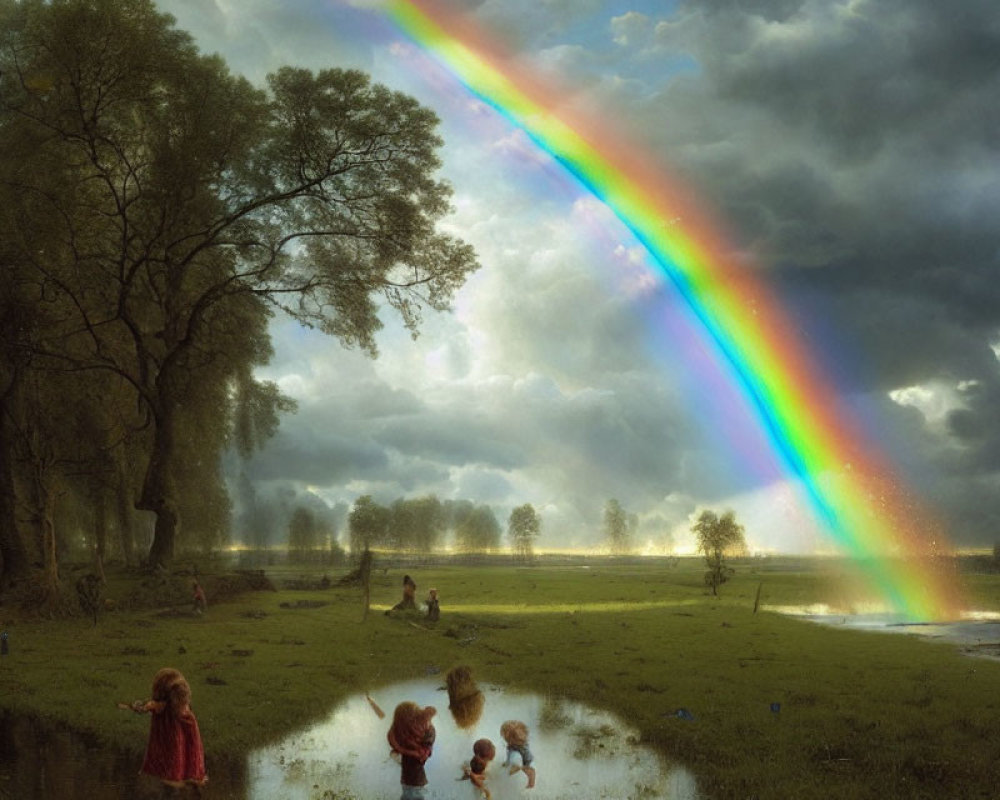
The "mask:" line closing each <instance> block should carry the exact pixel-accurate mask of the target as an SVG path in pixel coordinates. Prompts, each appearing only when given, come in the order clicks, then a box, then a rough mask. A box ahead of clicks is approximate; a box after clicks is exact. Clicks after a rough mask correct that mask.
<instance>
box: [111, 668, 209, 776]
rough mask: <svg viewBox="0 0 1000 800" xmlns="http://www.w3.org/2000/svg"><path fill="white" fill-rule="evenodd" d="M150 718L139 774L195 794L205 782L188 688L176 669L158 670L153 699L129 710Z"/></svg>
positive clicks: (199, 737) (201, 754) (202, 754)
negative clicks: (142, 773) (188, 788)
mask: <svg viewBox="0 0 1000 800" xmlns="http://www.w3.org/2000/svg"><path fill="white" fill-rule="evenodd" d="M129 708H131V709H132V710H133V711H135V712H136V713H139V714H151V715H152V718H151V719H150V723H149V741H148V743H147V745H146V757H145V759H144V760H143V762H142V772H144V773H145V774H147V775H152V776H153V777H154V778H159V779H160V780H162V781H163V782H164V783H165V784H166V785H167V786H172V787H174V788H178V789H179V788H181V787H184V786H191V787H193V788H194V789H195V791H196V792H197V791H198V790H199V787H201V786H203V785H204V784H205V782H206V781H207V780H208V776H207V775H205V752H204V749H203V747H202V744H201V733H200V731H199V730H198V720H197V719H195V716H194V712H193V711H191V687H190V686H189V685H188V682H187V681H186V680H185V679H184V676H183V675H181V673H180V672H178V671H177V670H176V669H170V668H164V669H161V670H160V671H159V672H157V673H156V675H155V676H154V677H153V692H152V699H151V700H147V701H146V702H145V703H143V702H141V701H139V700H137V701H136V702H134V703H132V704H131V706H129Z"/></svg>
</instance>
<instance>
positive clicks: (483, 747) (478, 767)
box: [459, 739, 497, 800]
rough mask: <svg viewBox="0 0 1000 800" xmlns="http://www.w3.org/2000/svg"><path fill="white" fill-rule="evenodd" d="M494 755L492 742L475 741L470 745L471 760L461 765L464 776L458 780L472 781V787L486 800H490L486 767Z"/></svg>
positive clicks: (487, 740)
mask: <svg viewBox="0 0 1000 800" xmlns="http://www.w3.org/2000/svg"><path fill="white" fill-rule="evenodd" d="M496 754H497V751H496V748H495V747H494V746H493V742H491V741H490V740H489V739H477V740H476V743H475V744H474V745H472V759H471V760H470V761H469V763H468V764H463V765H462V772H463V773H464V774H463V777H462V778H460V779H459V780H463V781H464V780H469V781H472V785H473V786H475V787H476V788H477V789H479V790H480V791H481V792H482V793H483V797H485V798H486V800H490V796H491V795H490V790H489V789H488V788H486V767H488V766H489V764H490V762H491V761H492V760H493V759H494V757H495V756H496Z"/></svg>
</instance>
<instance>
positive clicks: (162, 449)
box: [135, 411, 178, 569]
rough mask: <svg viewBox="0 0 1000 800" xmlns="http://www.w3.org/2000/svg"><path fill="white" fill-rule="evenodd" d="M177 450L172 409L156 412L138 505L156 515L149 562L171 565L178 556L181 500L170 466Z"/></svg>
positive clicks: (154, 566) (151, 564)
mask: <svg viewBox="0 0 1000 800" xmlns="http://www.w3.org/2000/svg"><path fill="white" fill-rule="evenodd" d="M173 454H174V420H173V414H172V413H171V412H170V411H162V412H161V413H160V414H157V415H156V430H155V432H154V434H153V450H152V453H151V454H150V457H149V465H148V466H147V468H146V475H145V477H144V478H143V482H142V493H141V495H140V497H139V501H138V502H137V503H136V504H135V507H136V508H138V509H139V510H140V511H152V512H153V513H154V514H155V515H156V526H155V528H154V529H153V543H152V545H150V548H149V559H148V562H147V564H148V566H149V567H150V569H155V568H156V567H158V566H159V567H167V566H169V565H170V562H171V561H172V560H173V558H174V542H175V540H176V538H177V520H178V515H177V501H176V498H175V497H174V489H173V480H172V479H171V475H170V470H171V467H172V463H173Z"/></svg>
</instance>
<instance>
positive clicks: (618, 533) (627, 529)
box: [604, 498, 639, 555]
mask: <svg viewBox="0 0 1000 800" xmlns="http://www.w3.org/2000/svg"><path fill="white" fill-rule="evenodd" d="M638 527H639V517H638V516H637V515H636V514H629V513H628V512H627V511H626V510H625V509H624V508H623V507H622V504H621V503H619V502H618V500H616V499H615V498H611V499H610V500H608V502H607V503H605V505H604V536H605V538H606V539H607V540H608V545H609V547H610V550H611V553H612V554H613V555H626V554H627V553H630V552H631V551H632V542H633V539H634V535H635V531H636V529H637V528H638Z"/></svg>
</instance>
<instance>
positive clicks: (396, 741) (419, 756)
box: [386, 701, 437, 800]
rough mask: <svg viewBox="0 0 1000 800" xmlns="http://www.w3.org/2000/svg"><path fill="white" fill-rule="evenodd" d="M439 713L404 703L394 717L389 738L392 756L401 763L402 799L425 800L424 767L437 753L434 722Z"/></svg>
mask: <svg viewBox="0 0 1000 800" xmlns="http://www.w3.org/2000/svg"><path fill="white" fill-rule="evenodd" d="M436 713H437V710H436V709H435V708H434V707H433V706H426V707H425V708H421V707H420V706H419V705H417V704H416V703H411V702H408V701H406V702H402V703H400V704H399V705H398V706H396V710H395V712H393V715H392V727H391V728H389V733H388V734H387V736H386V738H387V739H388V740H389V747H390V748H391V753H392V755H393V757H395V758H397V759H398V760H399V762H400V766H401V772H400V778H399V782H400V784H401V785H402V788H403V792H402V795H401V796H400V800H424V797H426V795H425V788H424V787H426V786H427V773H426V772H425V771H424V764H426V763H427V759H428V758H430V757H431V753H432V752H433V750H434V738H435V735H436V732H435V730H434V726H433V725H432V724H431V719H433V717H434V715H435V714H436Z"/></svg>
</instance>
